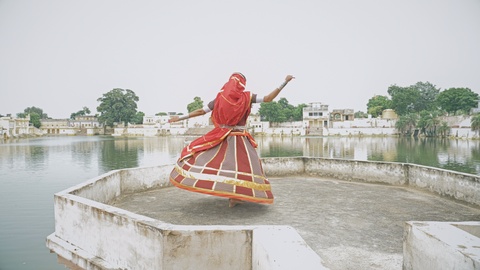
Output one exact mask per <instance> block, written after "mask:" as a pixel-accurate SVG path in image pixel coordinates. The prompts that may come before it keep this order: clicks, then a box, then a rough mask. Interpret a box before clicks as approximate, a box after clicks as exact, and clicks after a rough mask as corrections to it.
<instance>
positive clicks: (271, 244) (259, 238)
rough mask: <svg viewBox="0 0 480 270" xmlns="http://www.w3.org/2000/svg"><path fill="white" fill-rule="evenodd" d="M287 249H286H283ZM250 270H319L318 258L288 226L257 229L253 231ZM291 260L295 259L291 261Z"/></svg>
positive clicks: (320, 262)
mask: <svg viewBox="0 0 480 270" xmlns="http://www.w3.org/2000/svg"><path fill="white" fill-rule="evenodd" d="M285 247H288V248H285ZM252 249H253V252H252V270H260V269H272V270H273V269H275V270H276V269H302V270H310V269H311V270H321V269H327V268H326V267H324V266H323V262H322V260H321V259H320V257H319V256H318V255H317V254H316V253H315V252H314V251H313V250H312V249H311V248H310V247H309V246H308V245H307V244H306V243H305V241H304V240H303V239H302V238H301V237H300V235H298V233H297V232H296V231H295V229H293V228H292V227H289V226H272V227H263V228H257V229H255V230H254V231H253V243H252ZM292 258H295V259H294V260H292Z"/></svg>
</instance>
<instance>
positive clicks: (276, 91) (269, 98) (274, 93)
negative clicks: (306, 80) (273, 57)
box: [263, 75, 295, 102]
mask: <svg viewBox="0 0 480 270" xmlns="http://www.w3.org/2000/svg"><path fill="white" fill-rule="evenodd" d="M292 79H295V77H293V76H292V75H287V77H285V81H284V82H283V83H282V84H281V85H280V86H279V87H277V88H275V89H274V90H273V91H272V92H271V93H270V94H268V95H266V96H265V97H264V98H263V102H270V101H272V100H274V99H275V98H276V97H277V96H278V94H280V91H282V89H283V88H284V87H285V86H286V85H287V83H288V82H289V81H291V80H292Z"/></svg>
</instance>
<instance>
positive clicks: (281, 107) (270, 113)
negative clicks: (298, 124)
mask: <svg viewBox="0 0 480 270" xmlns="http://www.w3.org/2000/svg"><path fill="white" fill-rule="evenodd" d="M307 106H308V105H307V104H300V105H298V106H293V105H291V104H289V103H288V100H287V99H286V98H280V99H279V100H278V102H277V101H272V102H265V103H261V104H260V109H259V110H258V113H259V114H260V118H261V119H262V120H263V121H269V122H287V121H301V120H302V119H303V108H305V107H307Z"/></svg>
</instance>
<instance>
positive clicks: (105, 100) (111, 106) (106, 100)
mask: <svg viewBox="0 0 480 270" xmlns="http://www.w3.org/2000/svg"><path fill="white" fill-rule="evenodd" d="M97 101H98V102H100V105H99V106H98V107H97V111H98V112H99V113H100V116H99V117H98V120H99V122H101V123H105V125H107V126H113V123H115V122H117V123H121V122H123V123H124V124H125V125H126V124H127V123H128V122H131V121H132V120H133V119H134V117H135V116H136V114H137V102H138V101H139V98H138V96H137V95H136V94H135V92H133V91H132V90H130V89H126V90H125V89H121V88H115V89H113V90H111V91H110V92H107V93H105V94H103V96H102V97H100V98H98V99H97Z"/></svg>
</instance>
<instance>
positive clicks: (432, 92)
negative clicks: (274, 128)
mask: <svg viewBox="0 0 480 270" xmlns="http://www.w3.org/2000/svg"><path fill="white" fill-rule="evenodd" d="M387 94H388V95H375V96H373V97H372V98H370V99H369V100H368V102H367V113H364V112H362V111H358V112H356V113H355V117H356V118H363V117H367V115H368V114H370V115H372V117H378V116H380V115H381V114H382V112H383V111H384V110H385V109H392V110H394V111H395V112H396V113H397V114H398V116H399V119H398V120H397V122H396V128H397V129H398V131H399V132H400V133H401V134H405V135H411V134H414V133H415V132H418V133H420V134H424V135H425V136H446V135H448V134H449V129H450V128H449V126H448V125H447V123H446V122H445V121H441V119H442V117H443V116H448V115H465V114H470V113H471V111H472V109H473V108H476V107H477V105H478V102H479V95H478V94H477V93H475V92H473V91H472V90H470V89H469V88H449V89H447V90H444V91H440V89H439V88H437V87H436V86H435V85H433V84H431V83H429V82H418V83H416V84H414V85H411V86H407V87H401V86H397V85H392V86H390V87H389V88H388V89H387ZM97 101H98V102H99V103H100V104H99V105H98V107H97V108H96V109H97V112H98V113H99V114H96V116H97V117H98V119H99V121H100V122H101V123H103V124H105V125H107V126H113V125H114V124H115V123H124V124H127V123H133V124H141V123H142V122H143V117H144V115H145V114H144V113H143V112H141V111H138V110H137V102H138V101H139V97H138V96H137V95H136V94H135V92H134V91H132V90H130V89H120V88H115V89H113V90H111V91H109V92H107V93H105V94H103V95H102V96H101V97H100V98H98V99H97ZM203 106H204V104H203V101H202V99H201V98H200V97H195V98H194V99H193V102H191V103H189V104H188V105H187V111H188V112H191V111H194V110H196V109H199V108H202V107H203ZM305 107H307V104H300V105H297V106H294V105H291V104H289V103H288V100H287V99H286V98H280V99H279V100H278V101H272V102H267V103H261V104H260V109H259V110H258V113H259V114H260V118H261V119H262V121H269V122H288V121H301V120H302V119H303V108H305ZM27 114H29V115H30V122H31V123H32V124H33V125H34V126H35V127H40V120H41V119H48V115H47V114H46V113H44V112H43V110H42V109H41V108H38V107H28V108H26V109H25V110H24V111H23V112H21V113H17V117H26V115H27ZM88 114H90V109H89V108H87V107H83V108H82V109H81V110H79V111H77V112H73V113H71V114H70V118H71V119H75V117H76V116H81V115H88ZM156 115H167V113H165V112H159V113H157V114H156ZM472 130H474V131H476V130H480V115H479V114H476V115H474V116H473V117H472Z"/></svg>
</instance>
